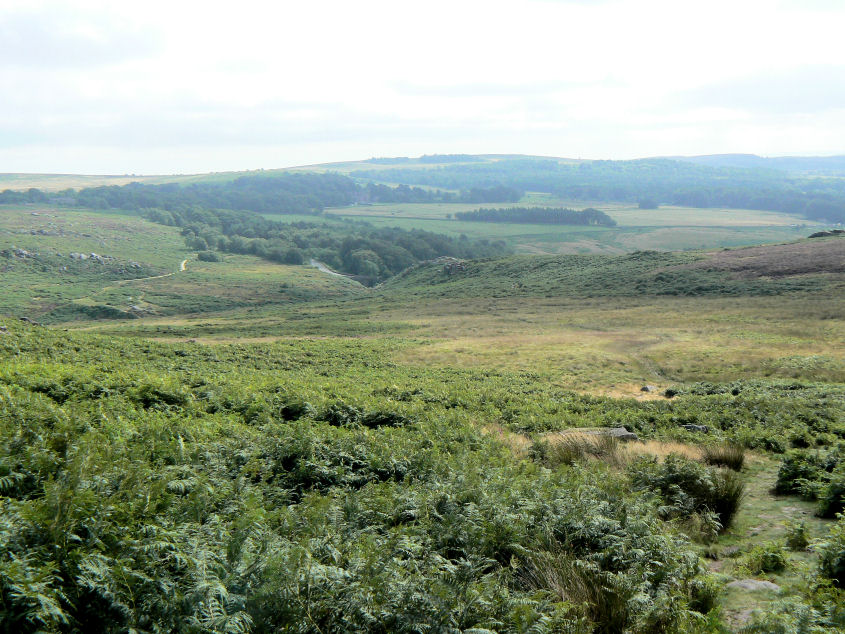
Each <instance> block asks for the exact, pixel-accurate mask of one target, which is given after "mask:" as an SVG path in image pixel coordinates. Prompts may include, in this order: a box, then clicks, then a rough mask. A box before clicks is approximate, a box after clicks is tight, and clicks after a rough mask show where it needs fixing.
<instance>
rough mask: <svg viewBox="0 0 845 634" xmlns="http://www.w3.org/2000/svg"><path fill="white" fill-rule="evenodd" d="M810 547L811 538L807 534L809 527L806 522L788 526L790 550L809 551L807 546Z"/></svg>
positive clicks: (787, 540)
mask: <svg viewBox="0 0 845 634" xmlns="http://www.w3.org/2000/svg"><path fill="white" fill-rule="evenodd" d="M809 545H810V538H809V536H808V534H807V525H806V524H805V523H804V522H801V523H800V524H795V523H792V524H788V525H787V527H786V546H787V547H788V548H789V549H790V550H807V546H809Z"/></svg>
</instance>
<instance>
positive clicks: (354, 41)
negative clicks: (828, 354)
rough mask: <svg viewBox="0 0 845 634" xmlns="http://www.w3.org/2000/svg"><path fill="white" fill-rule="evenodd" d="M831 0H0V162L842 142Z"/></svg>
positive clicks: (106, 165) (108, 168)
mask: <svg viewBox="0 0 845 634" xmlns="http://www.w3.org/2000/svg"><path fill="white" fill-rule="evenodd" d="M843 33H845V1H843V0H708V1H707V2H701V1H700V0H699V1H696V2H691V1H687V0H595V1H588V0H580V1H579V0H498V1H497V0H479V1H475V0H426V1H425V2H417V1H414V2H411V1H402V0H389V1H388V0H385V1H381V0H356V1H354V2H351V1H349V0H344V1H335V0H331V1H328V0H325V1H324V0H297V1H296V2H293V1H289V0H276V1H275V2H253V1H250V0H240V1H238V2H231V1H228V2H213V1H210V0H205V1H203V2H188V1H182V0H169V1H167V2H157V1H149V0H148V1H146V2H143V3H137V2H121V3H117V2H113V1H110V2H97V1H91V2H88V1H81V0H72V1H65V2H38V1H37V0H25V1H18V0H0V81H2V90H0V172H70V173H96V174H103V173H109V174H112V173H118V174H123V173H136V174H152V173H189V172H206V171H221V170H235V169H255V168H261V167H263V168H273V167H286V166H292V165H303V164H310V163H318V162H330V161H339V160H357V159H364V158H368V157H371V156H417V155H420V154H432V153H464V152H465V153H521V154H539V155H550V156H565V157H574V158H578V157H582V158H634V157H643V156H655V155H672V154H710V153H723V152H749V153H756V154H761V155H766V156H775V155H795V154H845V46H843V44H842V37H843V35H842V34H843Z"/></svg>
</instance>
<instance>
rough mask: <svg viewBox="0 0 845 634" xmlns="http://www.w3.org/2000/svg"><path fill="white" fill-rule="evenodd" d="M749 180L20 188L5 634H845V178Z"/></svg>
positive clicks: (2, 532)
mask: <svg viewBox="0 0 845 634" xmlns="http://www.w3.org/2000/svg"><path fill="white" fill-rule="evenodd" d="M737 162H738V159H736V158H734V159H729V158H724V157H722V158H719V157H710V158H709V159H707V160H698V161H697V162H694V161H686V160H685V161H680V160H677V161H676V160H670V159H659V160H653V161H650V162H649V161H646V162H645V163H641V162H636V161H633V162H596V163H598V164H597V165H591V164H589V163H586V165H587V166H586V167H582V165H585V162H573V161H564V160H561V161H550V160H549V159H539V158H534V157H471V156H463V155H457V156H440V157H438V156H430V157H420V158H419V159H400V158H395V159H370V160H369V161H365V162H360V163H349V164H335V165H327V166H313V167H310V168H297V169H295V170H285V171H279V172H275V171H267V172H266V173H249V174H247V175H242V174H230V175H225V174H224V175H221V174H215V175H209V176H207V177H204V176H201V175H197V176H190V177H187V176H186V177H179V178H176V177H174V178H171V179H169V180H168V179H167V178H166V177H155V178H149V179H136V180H137V182H136V184H128V183H126V182H123V181H121V180H119V179H118V180H113V181H109V180H103V179H102V178H100V179H98V178H97V177H74V178H69V177H57V176H50V177H39V176H38V175H27V176H26V178H24V177H21V176H18V177H15V180H11V177H9V178H10V180H9V181H8V182H9V183H10V186H9V190H8V192H9V193H6V192H4V195H5V198H4V199H3V201H2V202H3V204H0V271H2V287H0V437H2V442H1V443H0V511H2V512H0V623H2V630H3V631H7V632H36V631H56V632H65V631H79V632H97V631H103V632H113V631H138V632H141V631H146V632H157V631H158V632H169V631H183V632H249V631H253V632H269V631H290V632H339V631H348V632H358V631H370V632H437V631H450V632H494V631H495V632H623V631H624V632H678V631H694V632H729V631H746V632H774V631H777V632H821V631H836V630H837V629H839V630H841V629H843V628H845V609H843V605H845V519H843V516H842V513H843V511H845V317H843V316H845V236H843V234H841V233H838V230H837V224H836V223H837V222H840V221H841V219H840V218H839V216H837V215H836V213H835V210H836V209H841V207H838V206H837V205H839V204H840V203H839V198H838V196H839V195H840V194H839V193H838V192H839V191H840V189H841V182H842V181H841V180H840V179H841V176H842V175H841V174H839V173H838V172H837V171H836V170H837V169H838V167H837V165H838V164H836V163H835V162H825V161H823V160H821V161H820V163H818V164H816V163H807V162H800V165H798V166H795V165H793V164H792V163H783V162H782V163H776V164H768V163H767V164H765V165H762V166H761V165H759V164H757V163H756V162H751V163H753V166H752V167H748V164H749V161H748V159H747V158H746V159H743V160H742V161H739V163H741V165H737V164H736V163H737ZM551 163H554V165H552V164H551ZM617 163H618V164H617ZM714 163H715V164H714ZM784 165H786V167H784ZM799 168H800V169H799ZM573 170H577V173H580V174H582V178H581V180H580V181H577V179H576V178H575V176H574V175H572V174H570V172H572V171H573ZM813 170H816V171H813ZM584 172H587V176H584V175H583V174H584ZM614 174H615V175H616V176H614ZM244 179H245V180H244ZM807 180H813V181H814V183H813V187H812V188H808V187H806V181H807ZM576 181H577V182H576ZM579 182H580V185H579ZM657 182H659V186H656V185H655V183H657ZM726 182H728V183H731V187H730V188H729V187H726V186H725V183H726ZM24 185H25V186H24ZM576 185H578V186H579V187H581V189H578V187H576ZM86 186H88V187H87V189H86ZM69 187H82V189H74V190H70V189H68V188H69ZM693 189H694V190H695V192H698V194H696V195H693V193H692V192H693ZM684 192H686V193H684ZM701 192H709V194H708V195H709V198H707V199H703V198H701V197H700V194H701ZM752 194H753V195H752ZM696 196H699V197H696ZM767 196H768V197H769V198H766V197H767ZM775 199H776V200H775ZM766 200H768V201H769V202H765V201H766ZM772 200H775V202H774V203H773V202H771V201H772ZM787 200H788V201H789V205H787V204H786V203H785V202H784V201H787ZM705 203H706V204H705ZM711 205H712V206H711ZM826 205H827V206H826ZM655 207H656V208H655ZM496 209H498V210H502V211H497V212H496V213H493V214H490V213H486V212H485V213H483V214H478V215H484V216H485V219H484V220H477V219H467V218H468V217H467V216H463V218H462V217H461V216H460V215H459V214H467V213H469V214H471V213H472V212H475V211H478V210H487V211H489V210H496ZM515 209H516V211H513V210H515ZM588 209H593V210H597V211H598V212H601V214H602V215H603V216H605V215H606V216H607V217H608V218H610V219H611V220H612V221H613V222H614V223H615V225H613V224H611V223H609V222H604V221H602V222H603V224H601V225H595V224H590V222H589V220H585V218H602V216H597V215H592V212H591V214H588V215H587V216H581V215H579V214H581V213H583V210H588ZM507 210H511V211H510V212H508V211H507ZM519 210H522V211H519ZM526 210H527V211H526ZM543 210H547V211H545V212H544V211H543ZM548 210H551V211H548ZM830 210H833V212H831V211H830ZM515 214H516V216H517V217H516V218H514V217H513V216H514V215H515ZM825 214H827V215H825ZM508 216H511V217H508ZM512 220H517V221H516V222H514V221H512ZM526 220H530V221H531V222H525V221H526ZM813 234H815V235H816V236H817V237H813V238H811V237H809V236H810V235H813ZM317 265H319V266H317ZM632 435H635V436H636V439H634V440H631V439H630V438H631V436H632Z"/></svg>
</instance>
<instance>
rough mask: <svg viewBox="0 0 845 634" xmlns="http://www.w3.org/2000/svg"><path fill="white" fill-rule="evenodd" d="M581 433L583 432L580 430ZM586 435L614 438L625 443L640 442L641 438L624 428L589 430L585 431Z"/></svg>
mask: <svg viewBox="0 0 845 634" xmlns="http://www.w3.org/2000/svg"><path fill="white" fill-rule="evenodd" d="M578 431H581V430H578ZM581 433H584V434H590V435H593V436H611V437H612V438H616V439H617V440H621V441H623V442H628V441H630V440H639V439H640V437H639V436H637V435H636V434H635V433H634V432H632V431H628V430H627V429H625V428H624V427H606V428H603V429H588V430H584V431H583V432H581Z"/></svg>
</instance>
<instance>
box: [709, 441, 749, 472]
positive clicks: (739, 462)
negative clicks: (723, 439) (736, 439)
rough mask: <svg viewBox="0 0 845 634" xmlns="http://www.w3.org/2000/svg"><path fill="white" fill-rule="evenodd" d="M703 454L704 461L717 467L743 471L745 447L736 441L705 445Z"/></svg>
mask: <svg viewBox="0 0 845 634" xmlns="http://www.w3.org/2000/svg"><path fill="white" fill-rule="evenodd" d="M701 454H702V458H703V459H704V462H706V463H707V464H709V465H713V466H716V467H727V468H728V469H733V470H734V471H742V466H743V465H744V464H745V448H744V447H742V446H740V445H737V444H734V443H725V444H721V445H709V446H705V447H702V448H701Z"/></svg>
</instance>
